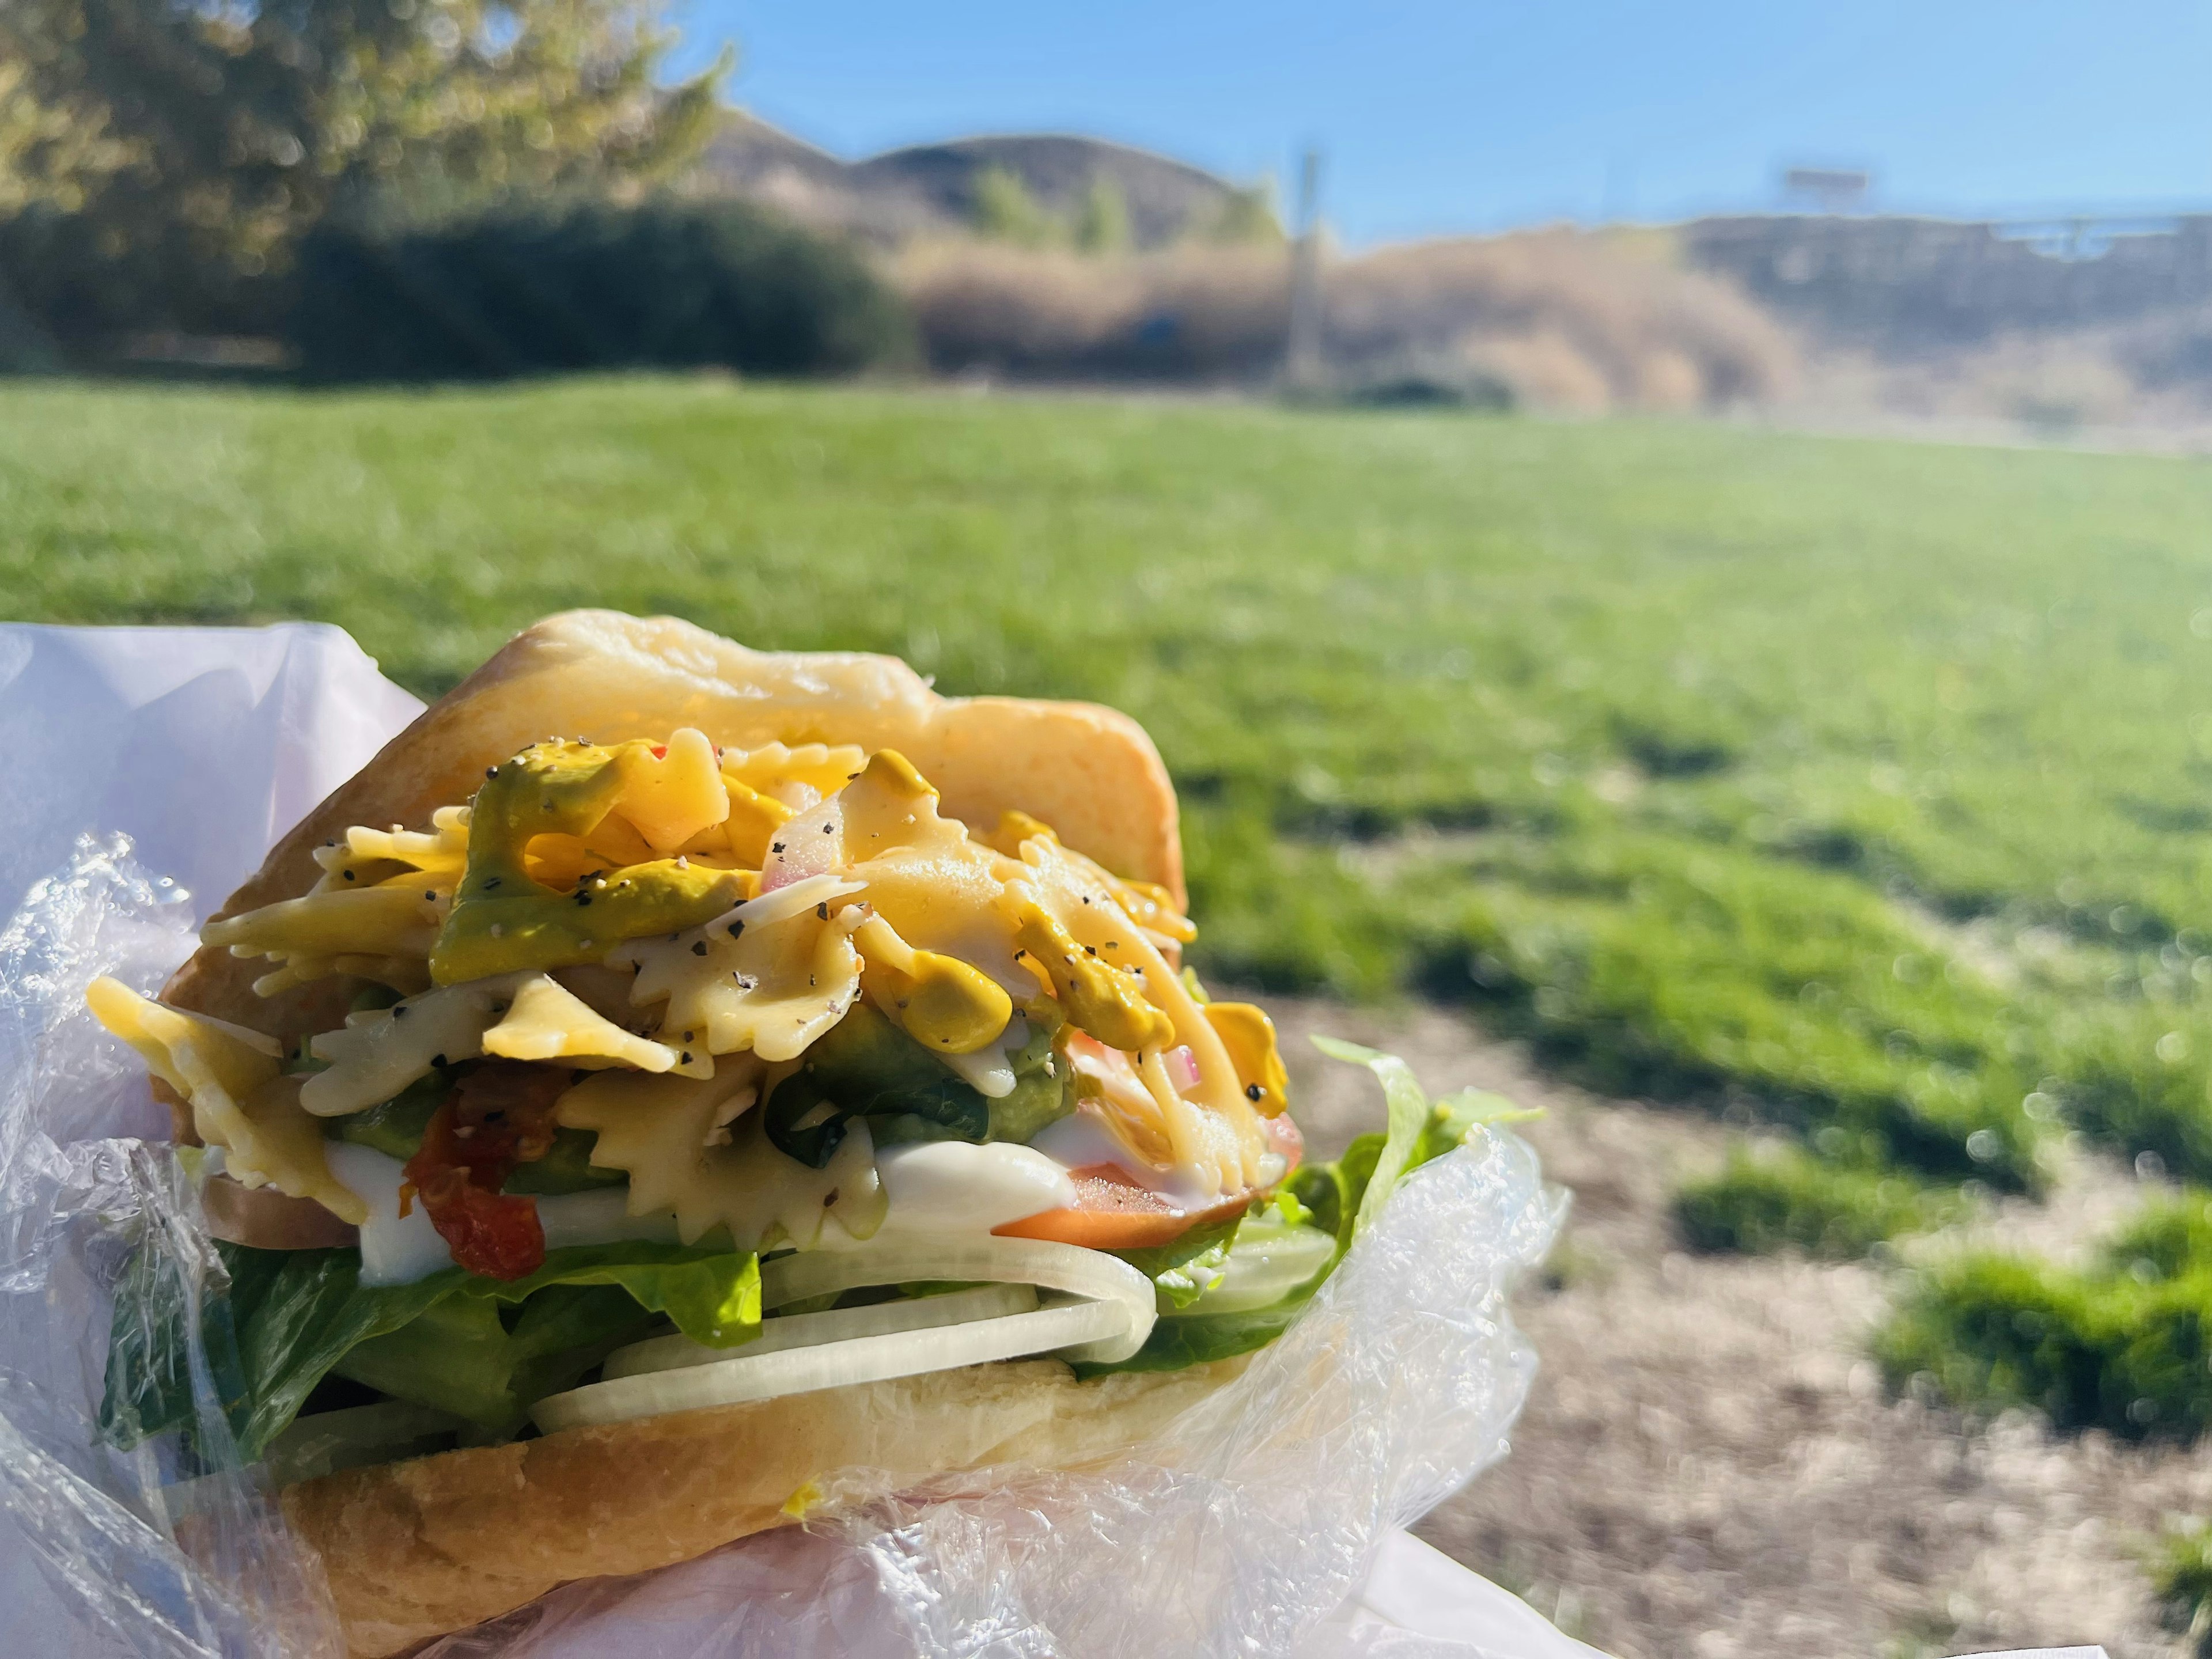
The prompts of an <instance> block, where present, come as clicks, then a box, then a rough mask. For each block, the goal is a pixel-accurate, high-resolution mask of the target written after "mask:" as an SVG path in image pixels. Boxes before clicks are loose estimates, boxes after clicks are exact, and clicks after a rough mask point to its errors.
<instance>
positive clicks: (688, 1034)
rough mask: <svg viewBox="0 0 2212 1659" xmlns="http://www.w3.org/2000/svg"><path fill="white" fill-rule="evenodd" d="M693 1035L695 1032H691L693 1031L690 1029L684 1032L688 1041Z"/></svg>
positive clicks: (685, 1039)
mask: <svg viewBox="0 0 2212 1659" xmlns="http://www.w3.org/2000/svg"><path fill="white" fill-rule="evenodd" d="M692 1036H693V1033H691V1032H690V1031H686V1032H685V1033H684V1041H685V1042H690V1041H691V1038H692Z"/></svg>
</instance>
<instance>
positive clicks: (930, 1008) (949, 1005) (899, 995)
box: [853, 916, 1014, 1054]
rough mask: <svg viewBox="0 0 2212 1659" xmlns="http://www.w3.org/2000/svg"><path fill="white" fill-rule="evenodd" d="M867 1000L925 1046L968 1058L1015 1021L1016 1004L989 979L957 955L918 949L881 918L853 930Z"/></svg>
mask: <svg viewBox="0 0 2212 1659" xmlns="http://www.w3.org/2000/svg"><path fill="white" fill-rule="evenodd" d="M853 943H854V945H856V946H858V947H859V949H860V957H861V961H862V963H863V964H864V965H863V966H862V968H861V970H860V987H861V988H862V989H863V990H865V991H866V993H867V994H868V1000H870V1001H872V1002H873V1003H874V1004H875V1005H876V1006H877V1007H878V1008H879V1009H881V1010H882V1011H883V1012H884V1014H885V1015H887V1016H888V1017H889V1018H890V1019H891V1020H892V1022H893V1023H894V1024H897V1025H899V1026H901V1027H902V1028H904V1030H906V1032H907V1034H908V1036H911V1037H913V1038H914V1039H915V1041H916V1042H920V1043H921V1045H922V1046H923V1047H924V1048H934V1049H936V1050H938V1051H939V1053H942V1054H974V1053H975V1051H976V1050H977V1049H979V1048H984V1047H986V1046H987V1045H988V1044H989V1042H991V1040H992V1039H993V1038H994V1037H995V1036H998V1035H999V1034H1000V1032H1001V1031H1003V1030H1006V1022H1007V1021H1008V1020H1010V1019H1012V1018H1013V1015H1014V1001H1013V999H1012V997H1010V996H1008V995H1007V994H1006V992H1005V991H1004V990H1003V989H1001V988H1000V986H999V985H998V984H997V983H996V982H995V981H993V980H992V979H991V978H990V977H989V976H988V975H986V974H984V973H982V972H981V971H980V970H979V969H974V968H971V967H969V965H968V964H967V963H964V962H962V961H961V960H959V959H958V958H957V957H948V956H941V955H939V953H938V952H936V951H917V950H915V948H914V947H913V946H912V945H908V943H907V942H906V941H905V940H904V939H901V938H900V937H899V936H898V934H897V933H896V931H894V930H893V928H892V927H891V925H890V923H889V922H887V921H884V919H883V918H882V917H881V916H871V917H869V918H868V920H867V921H864V922H862V923H861V924H860V927H858V928H856V929H854V933H853Z"/></svg>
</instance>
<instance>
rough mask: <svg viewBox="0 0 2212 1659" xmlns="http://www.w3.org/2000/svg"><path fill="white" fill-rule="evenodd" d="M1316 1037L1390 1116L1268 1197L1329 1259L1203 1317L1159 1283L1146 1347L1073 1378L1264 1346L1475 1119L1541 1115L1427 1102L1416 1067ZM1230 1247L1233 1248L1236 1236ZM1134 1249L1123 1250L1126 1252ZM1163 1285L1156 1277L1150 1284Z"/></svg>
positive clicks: (1488, 1104) (1465, 1101) (1488, 1099)
mask: <svg viewBox="0 0 2212 1659" xmlns="http://www.w3.org/2000/svg"><path fill="white" fill-rule="evenodd" d="M1313 1042H1314V1046H1315V1047H1316V1048H1319V1049H1320V1050H1321V1051H1322V1053H1323V1054H1327V1055H1328V1056H1329V1058H1331V1059H1332V1060H1346V1061H1348V1062H1350V1063H1352V1064H1354V1065H1360V1066H1366V1067H1367V1068H1368V1069H1369V1070H1370V1071H1372V1072H1373V1073H1375V1075H1376V1078H1377V1079H1380V1080H1381V1082H1382V1085H1383V1100H1384V1103H1385V1104H1386V1106H1387V1108H1388V1109H1389V1127H1387V1128H1386V1129H1384V1130H1383V1132H1382V1133H1372V1134H1364V1135H1362V1136H1360V1137H1359V1138H1358V1139H1357V1140H1354V1141H1353V1142H1352V1144H1351V1145H1350V1146H1347V1147H1346V1148H1345V1150H1344V1155H1343V1157H1341V1158H1336V1159H1334V1161H1333V1162H1330V1163H1327V1164H1307V1165H1305V1166H1304V1168H1302V1169H1300V1170H1297V1172H1296V1173H1295V1174H1294V1175H1292V1176H1291V1179H1290V1181H1289V1182H1287V1183H1286V1184H1285V1192H1284V1193H1283V1194H1278V1195H1277V1197H1276V1198H1275V1199H1274V1200H1272V1201H1273V1203H1274V1204H1275V1205H1277V1206H1278V1207H1279V1208H1280V1209H1281V1210H1282V1211H1283V1214H1284V1218H1285V1220H1286V1221H1303V1222H1304V1223H1306V1224H1307V1225H1311V1226H1316V1227H1319V1228H1320V1229H1321V1230H1322V1231H1324V1232H1328V1233H1333V1234H1334V1235H1335V1237H1336V1249H1335V1250H1334V1253H1333V1254H1332V1255H1330V1256H1329V1259H1328V1263H1327V1264H1326V1265H1325V1266H1324V1267H1322V1269H1321V1271H1320V1272H1319V1273H1316V1274H1315V1275H1314V1276H1313V1277H1312V1278H1311V1279H1309V1280H1307V1281H1306V1282H1305V1283H1304V1285H1299V1286H1298V1287H1297V1289H1295V1290H1293V1291H1290V1292H1289V1293H1288V1294H1286V1295H1285V1297H1283V1299H1282V1300H1281V1301H1279V1302H1275V1303H1271V1304H1269V1305H1267V1307H1264V1308H1252V1309H1247V1310H1241V1311H1238V1312H1236V1313H1219V1314H1209V1313H1207V1312H1206V1311H1205V1310H1204V1308H1203V1306H1202V1305H1194V1304H1198V1303H1199V1298H1198V1297H1195V1296H1191V1297H1183V1298H1182V1301H1181V1302H1180V1303H1178V1304H1175V1305H1176V1310H1174V1311H1170V1308H1169V1307H1168V1306H1167V1305H1165V1304H1169V1303H1173V1302H1174V1301H1175V1298H1174V1296H1173V1294H1172V1293H1171V1292H1170V1291H1168V1290H1167V1289H1166V1288H1165V1287H1164V1286H1163V1287H1162V1291H1161V1295H1162V1297H1163V1302H1164V1305H1163V1307H1162V1310H1161V1315H1160V1318H1159V1320H1158V1322H1157V1323H1155V1324H1154V1325H1153V1327H1152V1335H1151V1336H1150V1337H1148V1338H1147V1339H1146V1342H1145V1346H1143V1347H1141V1348H1139V1349H1138V1350H1137V1352H1135V1353H1134V1354H1133V1355H1132V1356H1130V1358H1127V1359H1125V1360H1121V1361H1120V1362H1119V1363H1117V1364H1110V1365H1098V1364H1079V1365H1078V1366H1077V1367H1076V1368H1075V1370H1076V1373H1077V1375H1079V1376H1098V1375H1100V1374H1102V1373H1103V1372H1106V1371H1173V1370H1182V1368H1183V1367H1184V1366H1186V1365H1199V1364H1206V1362H1208V1361H1210V1360H1215V1359H1227V1358H1232V1357H1234V1356H1235V1355H1237V1354H1241V1353H1249V1352H1252V1350H1253V1349H1255V1348H1261V1347H1265V1346H1267V1344H1268V1343H1270V1342H1272V1341H1273V1340H1275V1339H1276V1338H1277V1337H1278V1336H1280V1335H1281V1334H1283V1332H1284V1330H1285V1328H1287V1327H1288V1326H1289V1324H1290V1322H1291V1320H1293V1319H1295V1318H1297V1316H1298V1313H1299V1311H1300V1310H1302V1309H1304V1306H1305V1304H1307V1303H1308V1302H1310V1301H1311V1300H1312V1299H1313V1295H1314V1292H1315V1291H1318V1290H1319V1289H1320V1288H1321V1287H1322V1285H1324V1284H1326V1283H1328V1276H1329V1275H1330V1274H1331V1273H1334V1272H1335V1271H1336V1267H1337V1264H1338V1263H1339V1262H1340V1261H1343V1260H1344V1256H1345V1253H1346V1251H1347V1250H1349V1249H1351V1248H1352V1241H1353V1240H1354V1239H1356V1238H1357V1237H1358V1236H1359V1235H1360V1233H1361V1232H1363V1231H1365V1230H1366V1229H1367V1228H1368V1227H1370V1226H1371V1225H1373V1224H1374V1221H1375V1218H1376V1217H1377V1216H1379V1215H1381V1214H1382V1213H1383V1206H1384V1205H1386V1204H1388V1203H1389V1201H1390V1194H1391V1193H1392V1192H1393V1191H1394V1190H1395V1188H1397V1185H1398V1183H1399V1182H1401V1180H1403V1179H1404V1178H1405V1176H1406V1175H1407V1172H1408V1171H1410V1170H1416V1169H1419V1167H1420V1166H1421V1165H1422V1164H1426V1163H1427V1162H1428V1161H1429V1160H1430V1159H1431V1158H1441V1157H1443V1154H1445V1153H1446V1152H1449V1151H1450V1150H1451V1149H1452V1148H1453V1147H1455V1146H1458V1145H1459V1144H1460V1143H1461V1142H1462V1141H1463V1140H1465V1139H1467V1137H1468V1135H1469V1134H1470V1133H1473V1132H1474V1128H1475V1127H1476V1126H1477V1125H1479V1124H1487V1123H1510V1122H1516V1121H1522V1120H1525V1119H1528V1118H1531V1117H1534V1116H1536V1115H1537V1114H1536V1113H1534V1112H1529V1111H1522V1110H1521V1109H1518V1108H1516V1106H1515V1105H1514V1103H1512V1102H1511V1101H1510V1100H1508V1099H1506V1098H1505V1097H1504V1096H1503V1095H1492V1094H1485V1093H1483V1092H1481V1091H1478V1090H1474V1089H1468V1090H1463V1091H1461V1092H1460V1093H1458V1094H1456V1095H1452V1096H1449V1097H1446V1098H1445V1099H1443V1100H1441V1101H1437V1102H1436V1103H1433V1104H1431V1102H1430V1100H1429V1097H1428V1096H1427V1095H1426V1094H1425V1092H1423V1091H1422V1088H1421V1085H1420V1080H1419V1079H1417V1078H1416V1077H1415V1076H1414V1075H1413V1068H1412V1067H1411V1066H1407V1064H1406V1062H1405V1061H1404V1060H1400V1059H1399V1058H1397V1056H1395V1054H1381V1053H1378V1052H1376V1050H1375V1049H1372V1048H1361V1047H1360V1046H1359V1045H1358V1043H1353V1042H1341V1041H1340V1040H1339V1039H1337V1038H1335V1037H1325V1036H1316V1037H1315V1038H1314V1039H1313ZM1177 1242H1178V1243H1180V1242H1181V1241H1177ZM1168 1248H1169V1249H1170V1250H1171V1249H1173V1248H1174V1247H1173V1246H1170V1247H1168ZM1230 1249H1232V1250H1233V1249H1235V1244H1234V1242H1233V1240H1232V1242H1231V1244H1230ZM1139 1254H1140V1253H1139V1252H1134V1251H1132V1252H1127V1255H1128V1256H1130V1257H1134V1256H1135V1255H1139ZM1139 1265H1142V1264H1139ZM1159 1282H1160V1281H1159V1279H1158V1278H1157V1277H1156V1278H1155V1279H1154V1283H1155V1284H1158V1283H1159ZM1182 1308H1191V1309H1192V1311H1190V1312H1188V1313H1185V1312H1182V1311H1181V1309H1182Z"/></svg>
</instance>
